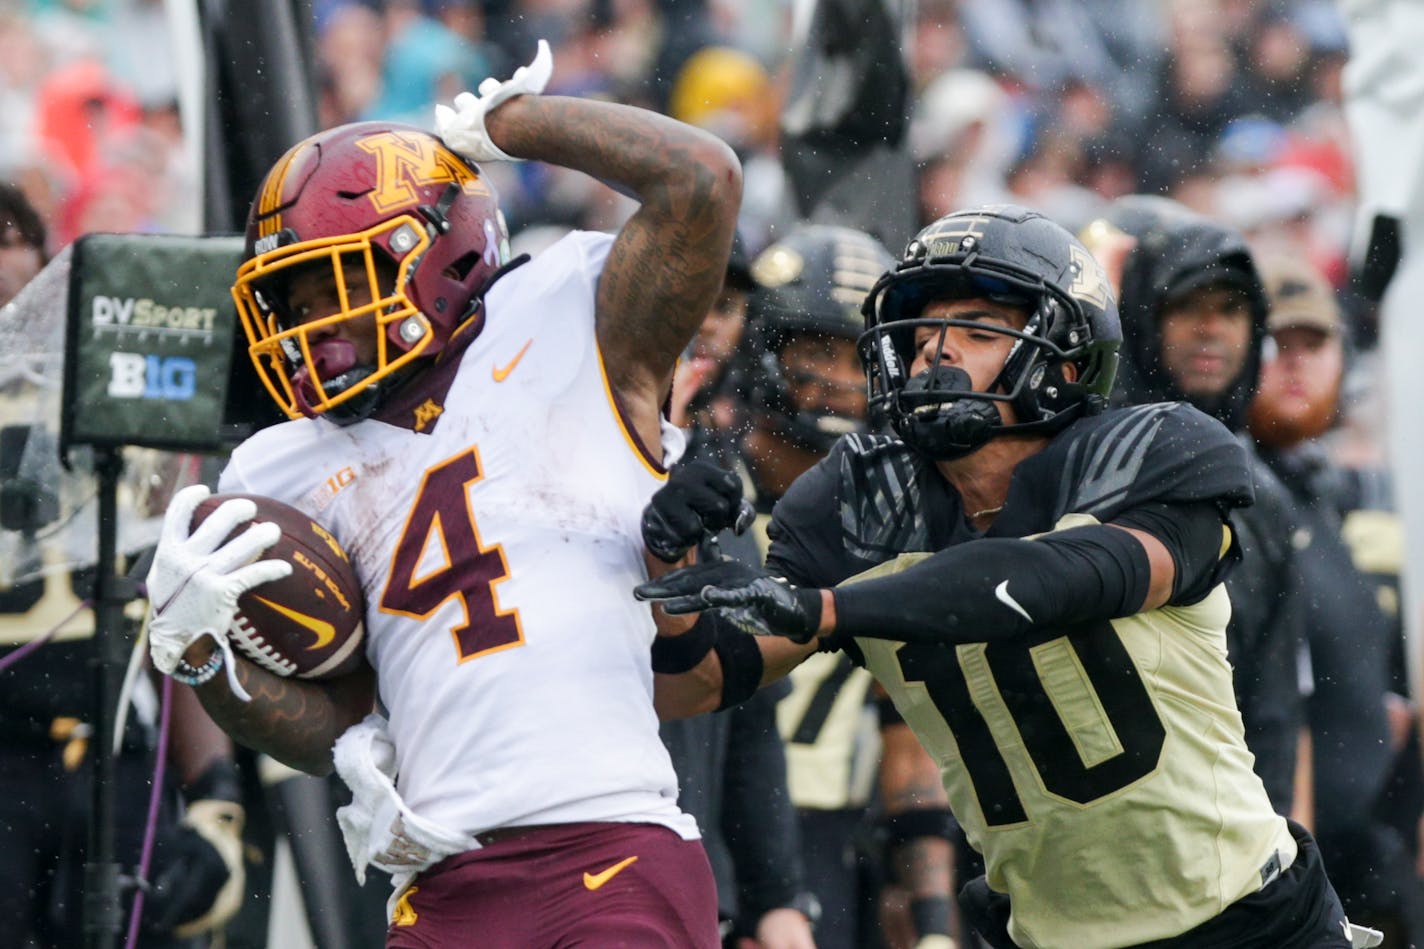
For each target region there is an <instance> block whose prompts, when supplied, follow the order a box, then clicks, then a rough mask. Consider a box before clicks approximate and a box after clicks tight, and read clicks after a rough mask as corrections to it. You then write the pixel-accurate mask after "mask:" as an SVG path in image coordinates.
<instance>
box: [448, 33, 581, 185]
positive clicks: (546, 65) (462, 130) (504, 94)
mask: <svg viewBox="0 0 1424 949" xmlns="http://www.w3.org/2000/svg"><path fill="white" fill-rule="evenodd" d="M553 74H554V56H553V54H552V53H550V52H549V44H548V43H547V42H545V41H544V40H540V41H539V52H537V53H536V54H535V55H534V61H533V62H532V63H530V64H529V65H528V66H520V67H519V68H518V69H516V70H515V71H514V75H513V76H512V77H511V78H510V79H508V80H507V81H505V82H500V81H499V80H498V79H495V78H494V77H493V76H491V77H490V78H488V79H486V80H485V81H484V82H482V83H480V90H479V91H480V94H479V95H478V96H476V95H475V94H474V93H473V92H462V93H460V94H459V95H458V96H456V97H455V108H453V109H452V108H450V107H449V106H446V105H437V106H436V107H435V134H437V135H439V136H440V137H441V138H442V139H444V140H445V144H446V145H448V146H450V147H451V148H452V149H454V150H455V151H457V152H459V153H460V154H461V155H464V156H465V157H466V158H468V159H470V160H471V161H519V160H520V159H518V158H515V157H514V156H513V155H508V154H505V152H504V150H503V149H502V148H500V147H499V146H498V145H496V144H495V143H494V142H491V141H490V137H489V133H488V132H486V131H485V115H486V114H488V113H490V112H493V111H494V110H495V108H497V107H498V106H499V105H500V104H501V103H503V102H504V101H505V100H507V99H513V98H514V97H515V96H521V95H531V96H537V95H538V94H539V93H541V92H543V91H544V87H545V86H547V85H548V84H549V77H550V76H552V75H553Z"/></svg>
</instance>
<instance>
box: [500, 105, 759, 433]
mask: <svg viewBox="0 0 1424 949" xmlns="http://www.w3.org/2000/svg"><path fill="white" fill-rule="evenodd" d="M485 124H486V128H487V130H488V131H489V135H490V138H491V139H492V140H493V141H494V142H495V144H497V145H498V146H499V147H500V148H502V149H504V150H505V151H506V152H508V153H510V154H512V155H517V156H519V157H521V158H533V159H538V160H540V161H546V162H550V163H552V164H556V165H562V166H564V167H567V168H573V169H575V170H577V171H582V172H584V173H586V174H589V175H592V176H594V177H595V178H599V179H602V180H604V181H607V182H610V183H614V184H616V185H620V186H622V187H623V188H625V189H626V190H628V191H629V192H631V193H632V195H633V196H634V197H635V198H637V199H638V200H639V201H640V202H641V203H642V205H641V207H640V208H639V209H638V211H637V212H636V213H635V214H634V215H633V216H632V218H631V219H629V221H628V222H627V223H626V224H625V225H624V226H623V229H622V230H621V231H620V232H619V235H618V239H617V241H616V242H615V243H614V245H613V248H612V250H611V251H610V253H609V256H608V261H607V263H606V264H605V266H604V269H603V276H602V277H601V278H600V280H599V285H598V302H597V320H598V343H599V347H600V349H601V350H602V353H603V359H604V365H605V367H606V371H607V373H608V380H609V383H610V384H611V385H612V387H613V389H614V391H615V393H616V394H617V395H618V397H619V398H620V400H621V402H622V407H623V410H624V411H625V412H626V413H628V415H629V416H630V418H631V419H632V421H633V424H634V425H635V426H636V427H637V430H638V434H639V436H640V438H641V439H642V441H643V444H644V445H645V446H647V447H649V448H655V447H656V446H657V445H658V442H659V436H660V432H659V429H658V413H659V410H660V408H661V406H662V403H663V400H664V399H665V398H666V396H667V394H668V392H669V388H670V386H671V384H672V372H673V366H674V364H675V362H676V360H677V357H678V355H679V354H680V353H681V352H682V350H683V347H685V346H686V345H687V342H688V340H690V339H691V338H692V334H693V333H694V332H695V331H696V329H697V327H698V326H699V325H700V324H701V322H702V320H703V318H704V317H705V316H706V315H707V311H708V309H710V308H711V306H712V302H713V300H714V299H715V298H716V295H717V293H718V291H719V290H720V289H721V286H722V277H723V275H724V274H725V273H726V267H727V256H728V254H729V252H730V251H731V247H732V233H733V231H734V229H735V227H736V219H737V210H738V207H739V206H740V203H741V193H742V182H741V166H740V164H739V163H738V161H737V158H736V155H735V154H733V152H732V150H731V149H730V148H728V147H727V145H726V144H725V143H724V142H722V141H721V140H720V139H718V138H715V137H714V136H712V135H709V134H708V133H706V132H702V131H700V130H698V129H695V128H692V127H691V126H688V125H684V124H682V123H681V122H677V121H674V120H672V119H669V118H667V117H665V116H661V115H658V114H656V113H653V112H648V111H646V110H643V109H637V108H633V107H630V106H622V105H614V104H611V103H606V102H596V101H592V100H586V99H569V98H562V97H558V96H517V97H515V98H513V99H510V100H509V101H507V102H505V103H504V104H503V105H501V106H499V107H498V108H497V109H495V110H494V111H493V112H491V113H490V114H489V115H488V116H487V117H486V123H485Z"/></svg>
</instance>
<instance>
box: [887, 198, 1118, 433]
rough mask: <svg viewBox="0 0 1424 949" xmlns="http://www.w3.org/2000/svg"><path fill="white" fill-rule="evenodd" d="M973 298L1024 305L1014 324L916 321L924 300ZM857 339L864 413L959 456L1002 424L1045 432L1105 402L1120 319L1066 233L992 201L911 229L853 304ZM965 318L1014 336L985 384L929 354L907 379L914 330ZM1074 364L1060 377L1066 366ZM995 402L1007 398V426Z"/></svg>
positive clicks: (1083, 251)
mask: <svg viewBox="0 0 1424 949" xmlns="http://www.w3.org/2000/svg"><path fill="white" fill-rule="evenodd" d="M973 298H984V299H989V300H993V301H996V302H1002V303H1010V304H1015V305H1020V306H1023V307H1025V308H1026V310H1027V311H1028V323H1027V325H1025V327H1024V328H1023V330H1021V331H1017V330H1012V329H1009V328H1007V327H998V326H994V325H992V324H983V323H978V322H971V321H965V320H948V319H946V320H926V319H921V318H920V314H921V313H922V312H923V311H924V308H925V306H926V305H927V304H928V303H930V302H931V301H934V300H942V299H973ZM863 315H864V318H865V333H864V334H863V335H862V336H861V338H860V355H861V360H862V361H863V362H864V363H865V371H866V381H867V384H868V386H869V392H870V406H871V411H872V412H874V411H880V412H883V413H884V414H885V416H886V417H887V418H888V420H889V422H890V424H891V425H892V426H893V427H894V429H895V431H896V432H897V433H898V434H899V435H900V437H901V438H903V439H904V440H905V442H906V443H907V444H909V445H910V446H912V447H913V448H916V449H917V450H919V451H921V452H923V453H924V454H926V455H928V456H930V457H931V458H935V459H943V460H948V459H952V458H959V457H962V456H964V455H967V454H969V453H971V452H973V451H975V450H977V449H978V448H980V447H981V446H983V445H984V444H985V443H986V442H988V441H989V439H991V438H993V437H995V436H997V435H1002V434H1005V433H1032V432H1044V433H1051V432H1056V431H1058V430H1059V429H1061V428H1063V427H1064V426H1066V425H1067V424H1069V423H1070V422H1072V421H1073V420H1074V419H1077V418H1079V417H1081V416H1083V415H1087V414H1091V413H1094V412H1097V411H1101V410H1102V409H1103V408H1104V407H1106V405H1107V400H1108V394H1109V393H1110V392H1111V391H1112V385H1113V379H1114V377H1115V375H1116V373H1117V358H1118V348H1119V346H1121V344H1122V326H1121V324H1120V323H1119V322H1118V313H1117V303H1116V301H1115V300H1114V299H1113V291H1112V286H1111V284H1110V283H1109V282H1108V279H1107V276H1106V274H1105V273H1104V272H1103V269H1102V267H1101V266H1100V265H1099V263H1098V262H1097V260H1096V259H1094V257H1093V256H1092V254H1090V253H1088V250H1087V248H1085V247H1084V246H1083V245H1082V244H1081V243H1079V242H1078V240H1077V239H1076V238H1074V237H1073V235H1072V234H1070V233H1068V231H1066V230H1064V229H1063V228H1062V227H1059V226H1058V225H1057V224H1055V223H1053V222H1052V221H1050V220H1049V219H1048V218H1046V217H1044V216H1043V215H1041V214H1038V213H1037V212H1034V211H1030V210H1028V209H1027V208H1021V207H1016V206H1013V205H994V206H988V207H982V208H977V209H973V210H966V211H956V212H954V213H952V214H948V215H945V216H944V217H942V218H940V219H939V220H937V221H935V222H934V223H933V224H931V225H929V226H928V227H926V228H925V229H924V230H922V231H920V233H918V234H916V235H915V237H914V239H913V240H911V241H910V243H909V245H908V246H907V247H906V248H905V253H904V255H903V256H902V257H901V258H900V260H899V262H898V263H896V264H895V266H894V268H893V269H891V270H890V271H889V272H888V273H886V274H885V275H884V276H882V277H881V278H880V280H879V281H878V282H877V283H876V284H875V287H874V288H873V289H872V290H871V292H870V295H869V296H868V297H866V300H865V305H864V308H863ZM919 326H932V327H936V328H938V329H939V330H940V332H944V331H945V330H946V329H947V328H948V327H950V326H966V327H974V328H977V329H982V330H992V331H993V332H997V333H1003V334H1005V335H1007V336H1012V337H1014V339H1015V340H1016V342H1015V343H1014V345H1013V348H1012V349H1011V350H1010V352H1009V356H1008V358H1007V359H1006V360H1005V362H1004V368H1003V370H1002V371H1001V372H1000V373H999V376H998V378H997V379H996V380H995V381H994V384H993V385H991V386H990V387H989V389H988V391H977V390H974V389H973V388H972V387H971V386H970V384H969V381H968V375H967V373H965V372H964V371H963V370H962V369H958V368H956V367H950V366H941V365H939V363H938V360H936V363H935V364H934V365H932V366H930V368H929V369H927V370H926V371H925V372H923V373H920V374H919V375H917V376H915V377H914V378H910V377H909V376H908V374H907V369H908V367H909V365H910V364H911V363H912V362H913V361H914V337H915V329H916V327H919ZM1069 363H1071V364H1073V365H1074V366H1075V367H1076V368H1077V377H1076V378H1075V379H1074V380H1072V381H1069V380H1068V379H1067V378H1066V377H1065V376H1064V374H1063V366H1064V365H1065V364H1069ZM995 402H1007V403H1009V404H1011V405H1012V406H1013V407H1014V412H1015V414H1016V415H1017V418H1018V421H1017V422H1016V423H1015V424H1012V425H1006V424H1005V423H1004V422H1003V419H1002V417H1001V416H1000V414H999V412H998V409H997V408H996V407H995V405H994V403H995Z"/></svg>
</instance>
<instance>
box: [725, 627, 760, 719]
mask: <svg viewBox="0 0 1424 949" xmlns="http://www.w3.org/2000/svg"><path fill="white" fill-rule="evenodd" d="M712 649H713V651H714V652H716V653H717V658H718V659H720V660H721V661H722V704H721V705H719V706H717V711H719V712H720V711H722V710H723V709H727V708H731V707H732V706H734V705H740V704H742V703H743V702H745V701H746V700H747V699H749V698H751V697H752V696H753V695H755V694H756V690H757V689H758V688H759V687H760V686H761V675H762V671H763V666H764V662H763V660H762V657H761V647H760V646H758V645H757V640H756V637H755V636H752V635H750V634H748V633H744V632H742V631H740V630H728V631H727V635H725V636H718V637H717V643H716V645H714V646H713V647H712Z"/></svg>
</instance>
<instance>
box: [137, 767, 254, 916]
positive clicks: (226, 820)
mask: <svg viewBox="0 0 1424 949" xmlns="http://www.w3.org/2000/svg"><path fill="white" fill-rule="evenodd" d="M224 767H230V766H226V765H225V764H222V763H220V764H218V765H214V766H213V768H212V769H211V770H210V774H208V775H204V776H203V777H202V778H200V779H199V780H198V781H197V782H195V783H194V788H193V789H192V790H194V791H196V792H197V793H198V794H201V795H204V796H203V797H200V798H199V799H198V800H195V801H193V802H192V803H191V804H189V805H188V806H187V810H186V813H185V814H184V815H183V820H182V821H181V822H180V823H179V824H177V825H176V826H174V827H171V828H169V829H168V830H166V831H164V832H163V833H161V834H160V835H159V838H158V843H157V847H156V849H155V850H154V855H153V867H152V869H151V870H150V873H149V876H150V889H149V892H148V895H147V896H146V897H145V898H144V900H145V902H144V913H143V916H144V920H143V921H144V927H145V928H146V929H147V930H148V931H149V932H151V933H155V934H162V935H173V936H177V937H178V938H180V939H187V938H190V937H192V936H196V935H198V934H200V933H205V932H209V931H211V930H215V929H219V928H221V927H222V926H223V925H225V924H226V923H227V921H228V920H229V919H231V918H232V917H233V915H234V914H236V912H237V910H238V908H239V906H240V905H241V903H242V896H243V893H244V892H245V890H246V872H245V868H244V866H243V862H242V827H243V823H244V811H243V808H242V805H241V804H239V803H237V802H236V801H235V800H232V798H233V797H235V796H236V794H235V793H234V792H235V791H236V786H235V785H233V786H232V787H229V786H228V785H229V784H231V783H232V782H229V781H224V780H219V778H225V775H222V774H220V775H218V777H216V778H214V777H213V776H212V775H213V774H214V773H216V772H219V771H220V770H221V769H222V768H224ZM208 795H210V796H208Z"/></svg>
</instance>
